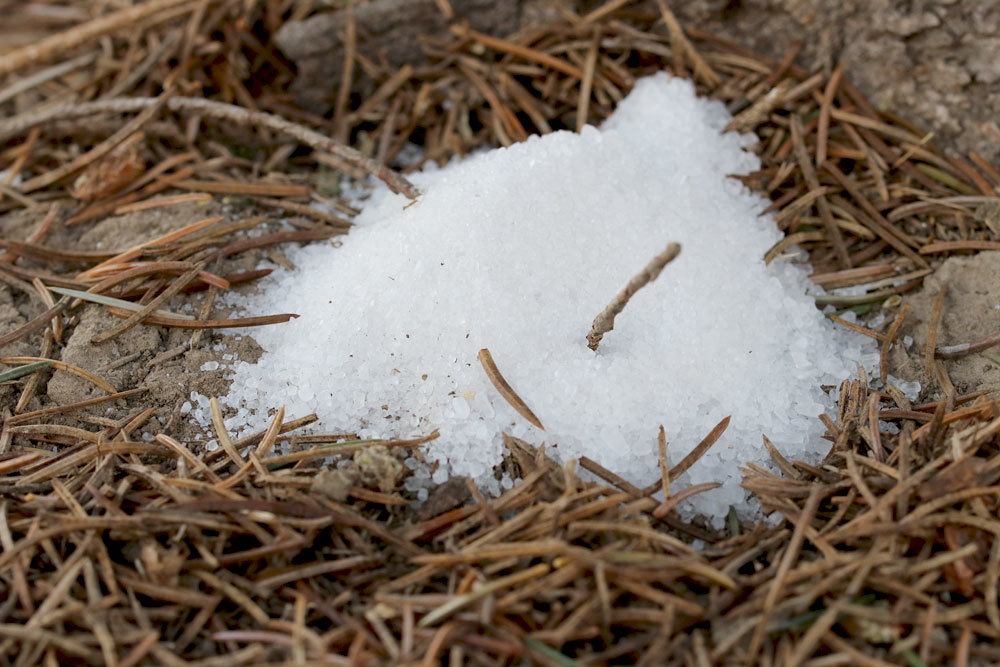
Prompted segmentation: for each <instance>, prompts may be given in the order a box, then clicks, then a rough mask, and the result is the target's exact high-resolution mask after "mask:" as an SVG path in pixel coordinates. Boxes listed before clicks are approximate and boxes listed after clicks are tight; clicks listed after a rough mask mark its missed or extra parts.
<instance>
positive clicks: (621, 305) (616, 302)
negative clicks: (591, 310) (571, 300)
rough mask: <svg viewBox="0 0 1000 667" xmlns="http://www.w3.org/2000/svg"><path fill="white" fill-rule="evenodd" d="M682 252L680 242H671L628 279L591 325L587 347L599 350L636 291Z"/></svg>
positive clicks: (654, 277) (649, 281)
mask: <svg viewBox="0 0 1000 667" xmlns="http://www.w3.org/2000/svg"><path fill="white" fill-rule="evenodd" d="M680 252H681V246H680V245H679V244H677V243H671V244H669V245H668V246H667V248H666V250H664V251H663V252H661V253H660V254H659V255H657V256H656V257H654V258H653V259H652V260H650V262H649V264H647V265H646V266H645V267H644V268H643V269H642V271H640V272H639V273H637V274H636V275H635V276H633V277H632V279H631V280H629V281H628V284H627V285H625V288H624V289H622V291H620V292H618V294H616V295H615V298H614V299H612V300H611V303H609V304H608V305H607V307H606V308H605V309H604V310H602V311H601V313H600V315H598V316H597V317H595V318H594V323H593V324H592V325H591V327H590V333H588V334H587V347H589V348H590V349H591V350H594V351H595V352H596V351H597V347H598V346H599V345H600V344H601V339H603V338H604V334H606V333H608V332H609V331H611V330H612V329H614V328H615V318H616V317H617V316H618V315H619V314H620V313H621V312H622V310H624V309H625V306H626V305H628V302H629V300H630V299H631V298H632V297H633V296H635V293H636V292H638V291H639V290H641V289H642V288H643V287H645V286H646V285H648V284H649V283H651V282H653V281H654V280H656V279H657V278H658V277H659V275H660V273H661V272H662V271H663V267H665V266H666V265H667V264H669V263H670V262H672V261H673V260H674V258H675V257H677V255H679V254H680Z"/></svg>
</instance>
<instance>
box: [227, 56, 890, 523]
mask: <svg viewBox="0 0 1000 667" xmlns="http://www.w3.org/2000/svg"><path fill="white" fill-rule="evenodd" d="M728 120H729V115H728V113H727V112H726V110H725V108H724V107H723V106H722V105H721V104H720V103H718V102H714V101H708V100H704V99H699V98H698V97H697V96H696V95H695V92H694V89H693V87H692V86H691V84H690V83H689V82H687V81H686V80H681V79H673V78H670V77H668V76H666V75H663V74H661V75H657V76H653V77H650V78H647V79H644V80H641V81H639V82H638V84H637V85H636V87H635V89H634V91H633V92H632V93H631V94H630V95H629V96H628V97H627V98H626V99H625V100H624V101H623V102H622V103H621V105H620V106H619V108H618V110H617V111H616V112H615V114H614V115H613V116H612V117H611V118H610V119H608V120H607V122H605V123H604V125H603V126H602V127H601V128H600V129H596V128H593V127H587V128H585V129H584V131H583V132H582V133H580V134H574V133H569V132H558V133H555V134H551V135H548V136H545V137H542V138H538V137H532V138H531V139H529V140H528V141H526V142H524V143H522V144H518V145H514V146H511V147H510V148H505V149H499V150H493V151H489V152H485V153H481V154H478V155H476V156H473V157H469V158H467V159H465V160H463V161H460V162H457V163H454V164H451V165H449V166H447V167H445V168H443V169H440V170H435V171H425V172H423V173H420V174H417V175H416V176H415V177H414V181H415V182H416V184H417V185H418V187H419V188H420V189H421V190H422V191H423V195H422V196H421V197H420V199H419V200H418V201H417V202H416V203H415V204H412V205H411V204H410V202H408V201H407V200H406V199H404V198H403V197H400V196H395V195H391V194H389V193H388V192H386V191H381V192H378V193H376V194H375V195H374V196H373V198H372V200H371V202H370V203H369V204H368V205H367V206H366V208H365V209H364V211H363V213H362V214H361V216H360V218H359V220H358V226H357V227H356V228H355V229H354V230H353V231H351V233H350V234H349V235H348V236H347V237H346V238H345V239H344V240H343V242H342V244H341V243H339V242H337V243H326V244H314V245H311V246H309V247H306V248H302V249H300V250H296V251H293V252H292V254H291V255H290V257H291V259H292V261H293V262H294V263H295V264H296V265H297V267H298V268H297V270H296V271H294V272H287V271H280V272H277V273H276V274H274V275H272V276H271V277H270V278H268V280H267V282H266V283H265V284H264V288H263V291H262V293H260V294H259V295H256V296H254V297H252V298H250V299H249V300H247V301H246V302H245V303H244V304H243V305H244V306H245V307H246V309H247V310H248V311H249V314H264V313H273V312H289V311H290V312H295V313H299V314H300V315H301V317H299V318H298V319H296V320H293V321H291V322H289V323H287V324H283V325H278V326H272V327H266V328H262V329H256V330H254V331H253V332H252V335H253V337H254V338H255V339H256V340H257V342H258V343H260V345H261V346H262V347H263V349H264V350H265V352H264V354H263V356H262V357H261V358H260V360H259V361H258V363H256V364H250V363H238V364H236V365H235V367H234V380H233V384H232V389H231V393H230V395H229V396H228V397H227V398H225V399H224V403H225V404H227V405H229V406H232V407H233V408H236V409H237V410H239V413H238V416H237V417H236V418H235V420H231V421H235V422H238V424H235V425H237V426H242V427H244V428H260V427H261V426H262V425H263V424H265V423H266V420H267V410H268V409H269V408H273V407H276V406H277V405H280V404H284V405H285V407H286V411H287V412H286V414H289V415H291V416H296V415H301V414H305V413H308V412H316V413H318V414H319V416H320V417H321V420H322V421H321V424H322V427H323V428H324V429H325V430H329V431H335V432H356V433H359V434H360V435H362V436H364V437H384V438H390V437H410V436H416V435H424V434H427V433H430V432H431V431H433V430H435V429H437V430H439V431H440V433H441V436H440V438H439V439H437V440H436V441H434V442H433V443H432V444H430V445H428V446H427V447H426V450H425V452H426V456H427V458H428V459H429V460H430V461H435V460H436V461H439V462H440V463H441V465H440V466H439V467H438V469H437V472H435V473H434V476H433V477H434V481H443V480H444V479H445V478H446V477H447V475H449V474H460V475H470V476H472V477H473V478H475V479H476V480H478V481H480V482H481V483H482V484H484V485H485V486H487V487H492V488H493V490H497V489H498V487H499V486H509V485H510V483H511V481H510V480H508V479H503V480H502V483H500V482H498V479H497V478H496V477H495V475H494V466H495V465H496V464H497V463H499V462H500V460H501V456H502V453H503V452H502V444H501V433H503V432H506V433H509V434H511V435H514V436H516V437H520V438H523V439H526V440H528V441H529V442H532V443H545V444H546V446H547V448H548V451H549V452H551V453H553V454H555V455H556V456H557V457H558V458H560V459H563V460H566V459H569V458H575V457H581V456H587V457H590V458H591V459H594V460H596V461H597V462H599V463H600V464H601V465H603V466H605V467H606V468H609V469H610V470H613V471H615V472H617V473H619V474H621V475H622V476H624V477H626V478H627V479H629V480H631V481H632V482H634V483H636V484H645V483H648V482H650V481H653V480H655V479H656V478H657V477H658V465H657V444H656V442H657V432H658V428H659V426H660V425H661V424H663V425H664V426H665V428H666V433H667V438H668V442H669V444H668V451H669V459H670V462H671V464H676V463H677V462H678V461H680V460H681V458H682V457H683V456H684V455H685V454H687V453H688V451H690V450H691V448H692V447H693V446H694V445H696V444H697V443H698V442H699V441H700V440H701V439H702V438H703V437H704V436H705V435H706V434H707V433H708V432H709V431H710V430H711V429H712V428H713V427H714V426H715V425H716V424H717V423H718V422H719V421H720V420H721V419H722V418H723V417H725V416H727V415H731V416H732V421H731V424H730V426H729V428H728V430H727V431H726V432H725V434H724V435H723V437H722V438H721V439H720V440H719V441H718V442H717V443H716V444H715V446H714V447H713V448H712V449H711V450H710V451H709V452H708V453H707V454H705V455H704V456H703V457H702V458H701V460H700V461H698V463H697V464H696V465H695V466H694V467H693V468H691V469H690V470H689V471H688V472H687V473H686V474H684V475H683V476H682V477H681V478H680V479H679V480H676V481H675V482H674V484H675V488H680V487H681V486H684V485H687V484H695V483H701V482H707V481H718V482H721V483H722V484H723V486H722V487H721V488H720V489H718V490H716V491H713V492H710V493H706V494H703V495H700V496H697V497H696V498H695V499H694V500H693V501H692V502H691V503H690V504H689V505H688V506H687V507H686V508H685V511H686V512H687V513H691V512H700V513H704V514H706V515H709V516H714V517H717V518H718V517H722V516H724V515H725V513H726V512H727V510H728V508H729V506H730V505H733V506H735V507H736V508H737V509H740V510H746V509H748V508H749V505H748V503H747V498H746V493H745V492H744V491H743V490H742V489H741V487H740V479H741V474H740V467H741V465H743V464H746V463H750V462H753V463H758V464H762V465H767V464H768V462H769V457H768V454H767V452H766V451H765V449H764V448H763V446H762V442H761V436H762V435H767V437H769V438H770V439H771V440H772V441H773V442H774V443H775V444H776V445H777V446H778V448H779V449H780V450H781V451H782V452H783V453H784V455H785V456H787V457H797V458H805V459H812V460H815V459H816V458H818V457H820V456H821V455H823V454H824V453H825V452H826V450H827V448H828V446H829V445H828V443H824V441H823V440H822V439H821V438H820V436H821V434H822V426H821V424H820V422H819V420H818V419H817V416H818V415H819V414H820V413H822V412H824V411H826V410H829V409H830V407H831V406H832V404H833V400H834V399H833V397H832V395H831V394H830V393H829V392H828V391H825V390H824V389H823V388H821V386H822V385H827V386H828V387H827V389H829V386H830V385H837V384H838V383H839V382H840V381H841V380H843V379H845V378H847V377H848V376H850V375H851V374H852V373H853V372H854V371H856V370H857V368H858V364H859V363H863V364H866V365H867V364H870V363H871V358H872V356H873V354H874V348H873V347H872V346H871V345H870V344H869V343H868V342H866V340H864V339H862V338H861V337H859V336H856V335H854V334H850V333H845V332H842V331H836V330H835V329H834V327H833V325H831V324H829V323H828V322H826V321H825V320H824V317H823V315H822V314H821V313H820V312H819V311H818V310H817V309H816V307H815V305H814V302H813V299H812V298H811V297H810V296H808V295H807V293H806V291H807V288H808V281H807V279H806V277H805V272H804V270H803V269H802V268H800V267H796V266H792V265H790V264H788V263H785V262H783V261H776V262H774V263H772V264H771V265H770V266H765V265H764V262H763V259H762V258H763V256H764V254H765V252H766V251H767V250H768V249H769V248H770V247H771V246H772V245H773V244H774V243H775V242H776V241H778V240H779V239H780V238H781V233H780V232H779V231H778V229H777V228H776V227H775V224H774V222H773V220H772V219H771V218H770V217H769V216H762V215H761V214H762V211H763V210H764V209H765V208H766V206H767V202H766V201H765V200H764V199H762V198H761V197H759V196H756V195H754V194H752V193H751V192H750V191H748V190H747V188H746V187H744V186H743V185H742V184H741V183H739V182H738V181H737V180H735V179H732V178H729V176H731V175H735V174H745V173H748V172H751V171H753V170H754V169H755V168H757V166H758V160H757V158H756V157H755V156H754V155H753V154H752V153H750V152H747V151H746V150H744V149H745V147H746V146H747V145H749V144H750V143H752V142H753V140H754V138H753V137H752V136H749V135H738V134H733V133H724V132H723V128H724V126H725V125H726V123H727V121H728ZM669 242H678V243H680V244H681V245H682V247H683V250H682V252H681V254H680V256H679V257H678V258H677V259H676V260H674V261H673V263H671V264H670V265H669V266H667V267H666V269H665V270H664V271H663V273H662V275H661V276H660V277H659V279H658V280H657V281H656V282H654V283H652V284H650V285H648V286H646V287H645V288H644V289H642V290H641V291H640V292H639V293H638V294H637V295H636V296H635V297H634V298H633V299H632V301H631V303H629V304H628V306H627V307H626V308H625V310H624V312H623V313H622V314H621V315H619V316H618V319H617V322H616V325H615V329H614V330H613V331H612V332H610V333H609V334H607V335H606V336H605V338H604V341H603V342H602V343H601V346H600V348H599V349H598V351H596V352H594V351H592V350H590V349H589V348H588V347H587V340H586V335H587V332H588V331H589V329H590V325H591V322H592V321H593V319H594V317H595V316H596V315H597V314H598V313H599V312H600V311H601V310H602V309H603V308H604V307H605V306H606V305H607V304H608V303H609V302H610V301H611V299H612V298H613V297H614V296H615V294H616V293H617V292H618V291H619V290H620V289H621V288H622V287H623V286H624V285H625V284H626V283H627V282H628V280H629V279H630V278H631V277H632V276H633V275H634V274H635V273H637V272H638V271H640V270H641V269H642V268H643V267H644V266H645V265H646V263H647V262H648V261H649V260H650V259H651V258H652V257H653V256H654V255H656V254H657V253H659V252H661V251H662V250H663V249H664V248H665V247H666V245H667V244H668V243H669ZM336 246H340V247H336ZM481 348H488V349H489V350H490V351H491V352H492V356H493V358H494V359H495V361H496V364H497V366H498V368H499V370H500V372H501V373H502V374H503V376H504V377H505V378H506V379H507V381H508V382H509V383H510V384H511V386H512V387H513V388H514V389H515V391H516V392H517V393H518V394H519V395H520V397H521V398H522V399H523V400H524V402H525V403H526V404H527V405H528V406H530V408H531V409H532V410H533V411H534V413H535V414H536V415H537V416H538V418H539V419H540V420H541V421H542V422H543V423H544V425H545V429H546V430H545V431H544V432H543V431H541V430H538V429H536V428H535V427H533V426H531V425H530V424H528V423H527V422H526V421H525V419H524V418H522V417H521V416H519V415H518V414H517V413H516V412H515V411H514V409H513V408H512V407H511V406H510V405H509V404H508V403H507V402H506V401H505V400H504V399H503V398H502V397H501V396H500V395H499V393H498V392H497V390H496V389H495V388H494V387H493V386H492V385H491V384H490V381H489V380H488V378H487V376H486V374H485V373H484V371H483V368H482V367H481V365H480V363H479V361H478V359H477V353H478V351H479V350H480V349H481ZM409 463H411V464H413V463H414V462H413V461H412V460H411V461H409ZM411 467H417V466H415V465H411ZM428 476H429V473H428V472H427V471H426V469H424V468H418V469H417V470H416V474H415V476H414V477H413V478H412V479H411V481H410V484H411V486H421V485H423V486H427V484H428V483H429V482H430V480H429V479H428Z"/></svg>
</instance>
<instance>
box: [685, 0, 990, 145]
mask: <svg viewBox="0 0 1000 667" xmlns="http://www.w3.org/2000/svg"><path fill="white" fill-rule="evenodd" d="M674 4H675V5H676V10H677V13H678V15H680V16H682V17H684V18H686V19H687V23H688V24H689V25H695V26H699V27H702V28H705V29H707V30H710V31H712V32H715V33H717V34H719V35H723V36H726V37H729V38H730V39H732V40H733V41H735V42H737V43H739V44H741V45H743V46H746V47H747V48H750V49H753V50H755V51H758V52H760V53H765V54H768V55H770V56H771V57H773V58H780V57H781V55H782V54H783V53H784V52H785V51H786V50H787V49H788V48H789V47H790V46H791V45H792V44H793V43H795V42H796V41H800V40H801V41H802V43H803V49H802V53H801V55H800V57H799V62H800V64H802V65H804V66H805V67H807V68H809V69H813V68H817V67H822V68H825V69H827V70H828V71H829V69H830V68H832V67H834V66H835V65H836V64H837V63H840V62H843V63H844V65H845V72H846V74H847V76H848V77H849V78H850V79H851V80H852V81H853V82H854V83H855V84H856V85H857V86H858V87H859V88H861V90H862V91H863V92H864V93H865V94H866V95H867V96H868V97H869V99H871V100H872V102H873V103H874V104H875V105H876V106H878V107H879V108H880V109H882V110H891V111H893V112H895V113H898V114H900V115H903V116H905V117H906V118H907V119H910V120H913V121H916V122H921V123H923V125H924V129H925V130H927V131H932V132H934V135H935V137H936V138H937V139H938V140H940V141H941V143H943V144H944V145H945V146H949V147H952V148H955V149H957V150H959V151H961V152H963V153H968V152H971V151H975V152H978V153H979V154H981V155H982V156H984V157H985V158H986V159H988V160H990V161H991V162H994V163H995V162H997V160H998V158H1000V3H998V2H996V1H995V0H907V1H902V2H901V1H900V0H690V1H689V2H677V3H674Z"/></svg>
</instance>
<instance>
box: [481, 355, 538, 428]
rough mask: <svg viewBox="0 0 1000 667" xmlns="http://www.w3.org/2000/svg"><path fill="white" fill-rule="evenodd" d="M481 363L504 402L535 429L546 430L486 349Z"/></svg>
mask: <svg viewBox="0 0 1000 667" xmlns="http://www.w3.org/2000/svg"><path fill="white" fill-rule="evenodd" d="M479 363H480V364H482V366H483V370H484V371H485V372H486V377H488V378H489V380H490V382H491V383H492V384H493V386H494V387H495V388H496V390H497V391H498V392H500V395H501V396H503V398H504V400H505V401H507V402H508V403H509V404H510V406H511V407H512V408H514V410H515V411H517V414H519V415H521V416H522V417H524V418H525V419H527V420H528V422H529V423H530V424H531V425H532V426H534V427H535V428H538V429H541V430H542V431H544V430H545V427H544V426H542V422H541V420H540V419H539V418H538V417H536V416H535V413H534V412H532V411H531V408H529V407H528V405H527V404H526V403H525V402H524V401H523V400H522V399H521V397H520V396H518V395H517V392H515V391H514V388H513V387H511V386H510V384H509V383H508V382H507V380H506V379H505V378H504V376H503V375H501V373H500V369H499V368H497V365H496V362H495V361H493V355H492V354H490V351H489V350H487V349H486V348H483V349H482V350H479Z"/></svg>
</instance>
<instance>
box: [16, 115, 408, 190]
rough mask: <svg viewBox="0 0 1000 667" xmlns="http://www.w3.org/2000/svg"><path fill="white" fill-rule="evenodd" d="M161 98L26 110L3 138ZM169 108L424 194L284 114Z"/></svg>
mask: <svg viewBox="0 0 1000 667" xmlns="http://www.w3.org/2000/svg"><path fill="white" fill-rule="evenodd" d="M157 101H158V98H154V97H125V98H117V99H110V100H99V101H96V102H86V103H84V104H76V105H71V106H64V107H58V108H55V109H50V110H47V111H44V112H42V113H37V114H36V113H29V114H22V115H21V116H15V117H14V118H11V119H8V120H6V121H3V122H0V140H3V139H6V138H8V137H10V136H13V135H16V134H19V133H22V132H24V131H26V130H29V129H31V128H32V127H35V126H37V125H43V124H45V123H49V122H52V121H55V120H65V119H71V118H85V117H87V116H93V115H95V114H101V113H134V112H136V111H141V110H143V109H147V108H149V107H151V106H153V105H155V104H157ZM167 108H168V109H169V110H170V111H173V112H176V113H190V114H197V115H199V116H203V117H206V118H213V119H215V120H222V121H227V122H231V123H235V124H237V125H240V126H244V127H246V126H249V127H261V128H266V129H269V130H273V131H274V132H278V133H280V134H283V135H285V136H288V137H291V138H293V139H295V140H297V141H299V142H301V143H303V144H305V145H306V146H309V147H310V148H312V149H314V150H317V151H321V152H325V153H329V154H331V155H334V156H336V157H337V158H339V159H341V160H343V161H344V162H346V163H347V164H349V165H351V166H353V167H356V168H358V169H360V170H362V171H364V172H365V173H367V174H371V175H372V176H374V177H375V178H378V179H379V180H381V181H382V182H383V183H385V184H386V185H387V186H389V188H390V189H391V190H392V191H393V192H396V193H400V194H403V195H406V196H407V197H409V198H410V199H416V198H417V197H418V196H419V195H420V191H419V190H417V189H416V188H415V187H414V186H413V184H412V183H410V182H409V181H408V180H406V178H405V177H404V176H402V175H401V174H399V173H397V172H395V171H393V170H391V169H389V168H388V167H386V166H384V165H381V164H378V163H377V162H376V161H375V160H372V159H371V158H369V157H367V156H365V155H364V154H362V153H360V152H359V151H357V150H355V149H353V148H351V147H350V146H344V145H343V144H340V143H337V142H336V141H334V140H333V139H330V138H329V137H327V136H326V135H323V134H321V133H319V132H317V131H316V130H312V129H310V128H308V127H305V126H304V125H299V124H298V123H293V122H291V121H289V120H285V119H284V118H281V117H280V116H275V115H274V114H269V113H265V112H263V111H252V110H249V109H245V108H243V107H238V106H235V105H233V104H225V103H223V102H216V101H213V100H207V99H201V98H194V97H172V98H170V99H169V100H168V101H167Z"/></svg>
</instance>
